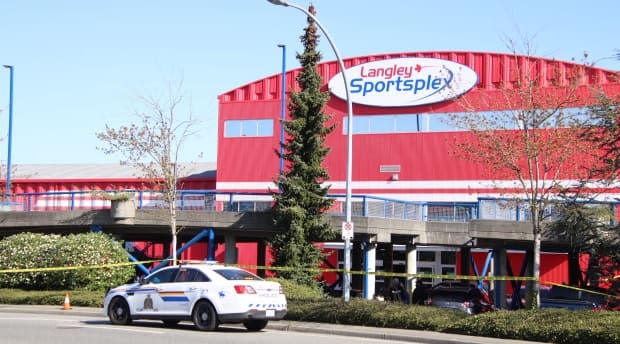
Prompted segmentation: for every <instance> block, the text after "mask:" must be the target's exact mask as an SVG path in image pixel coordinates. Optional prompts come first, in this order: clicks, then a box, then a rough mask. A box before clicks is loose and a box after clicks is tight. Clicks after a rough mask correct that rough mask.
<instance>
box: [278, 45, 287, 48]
mask: <svg viewBox="0 0 620 344" xmlns="http://www.w3.org/2000/svg"><path fill="white" fill-rule="evenodd" d="M285 47H286V45H284V44H278V48H285Z"/></svg>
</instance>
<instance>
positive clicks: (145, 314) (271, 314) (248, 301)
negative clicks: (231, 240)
mask: <svg viewBox="0 0 620 344" xmlns="http://www.w3.org/2000/svg"><path fill="white" fill-rule="evenodd" d="M104 311H105V314H107V315H108V317H109V318H110V321H111V322H112V323H113V324H121V325H126V324H130V323H131V321H132V320H135V319H157V320H162V321H163V322H164V324H165V325H175V324H177V323H178V322H179V321H182V320H190V321H192V322H193V323H194V325H195V326H196V328H198V329H199V330H204V331H212V330H215V329H216V328H217V327H218V325H219V324H223V323H243V325H244V326H245V327H246V328H247V329H248V330H249V331H260V330H262V329H263V328H265V326H267V322H268V321H269V320H280V319H282V318H284V316H285V315H286V297H285V295H284V290H283V288H282V286H281V285H280V284H279V283H277V282H272V281H265V280H264V279H262V278H260V277H258V276H256V275H254V274H252V273H250V272H248V271H245V270H243V269H240V268H236V267H229V266H223V265H219V264H214V263H206V262H205V263H199V264H188V265H185V264H182V265H177V266H169V267H165V268H162V269H159V270H157V271H156V272H154V273H152V274H150V275H148V276H147V277H146V278H141V279H140V280H139V281H138V282H136V283H133V284H126V285H122V286H119V287H116V288H113V289H110V290H109V291H108V293H107V294H106V296H105V300H104Z"/></svg>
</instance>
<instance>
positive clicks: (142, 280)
mask: <svg viewBox="0 0 620 344" xmlns="http://www.w3.org/2000/svg"><path fill="white" fill-rule="evenodd" d="M136 282H137V283H139V284H146V283H147V281H146V278H144V276H139V277H136Z"/></svg>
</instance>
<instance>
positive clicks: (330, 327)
mask: <svg viewBox="0 0 620 344" xmlns="http://www.w3.org/2000/svg"><path fill="white" fill-rule="evenodd" d="M11 311H18V312H23V313H32V314H63V315H70V316H82V317H96V318H105V319H107V317H106V316H105V314H103V309H102V308H92V307H72V308H71V309H70V310H63V307H62V306H40V305H0V313H6V312H11ZM267 328H268V329H270V330H277V331H294V332H307V333H322V334H332V335H339V336H346V337H356V338H373V339H385V340H394V341H402V342H415V343H427V344H456V343H473V344H534V343H536V342H530V341H522V340H513V339H499V338H488V337H474V336H465V335H458V334H448V333H440V332H430V331H418V330H404V329H395V328H380V327H365V326H352V325H340V324H327V323H314V322H303V321H289V320H281V321H272V322H270V323H269V325H267Z"/></svg>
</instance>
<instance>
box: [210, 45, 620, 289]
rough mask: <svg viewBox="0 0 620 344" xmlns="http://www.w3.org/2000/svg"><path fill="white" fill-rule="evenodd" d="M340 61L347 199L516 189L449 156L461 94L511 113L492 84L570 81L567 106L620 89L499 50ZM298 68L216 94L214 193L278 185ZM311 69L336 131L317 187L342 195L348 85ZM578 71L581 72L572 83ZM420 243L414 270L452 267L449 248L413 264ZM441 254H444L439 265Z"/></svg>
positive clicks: (478, 106) (562, 275) (561, 87)
mask: <svg viewBox="0 0 620 344" xmlns="http://www.w3.org/2000/svg"><path fill="white" fill-rule="evenodd" d="M344 65H345V67H346V69H347V71H346V74H347V79H348V80H347V81H348V83H349V89H350V93H351V98H352V100H353V103H354V105H353V114H354V116H353V147H352V151H353V168H352V192H353V195H372V196H378V197H384V198H390V199H399V200H407V201H422V202H455V203H458V202H477V201H479V200H480V199H481V198H498V197H501V196H502V195H503V194H504V191H506V190H508V189H511V188H514V184H515V182H516V181H515V180H513V179H514V178H508V177H502V176H500V175H492V174H491V173H490V172H489V169H488V168H485V167H484V166H481V165H479V164H476V163H475V162H472V161H468V160H463V159H459V158H458V157H456V156H455V155H454V154H453V151H454V149H453V145H454V141H455V140H464V139H466V138H467V137H468V135H470V133H468V132H466V131H458V130H455V128H453V127H451V126H450V125H449V124H448V122H449V121H445V119H446V118H447V117H448V116H449V115H450V114H460V115H466V113H468V112H470V111H472V110H471V109H470V110H469V111H466V107H465V106H464V105H463V100H464V99H467V104H468V105H470V106H471V107H472V108H474V109H475V110H474V111H477V112H480V113H484V112H494V111H507V110H508V111H509V110H517V109H514V108H513V105H511V104H510V103H509V102H508V101H506V99H504V97H505V95H506V94H505V93H502V89H505V88H510V87H511V86H510V85H513V86H514V85H516V83H517V82H518V81H519V80H523V79H524V78H525V79H527V78H532V79H535V80H537V81H538V87H539V89H538V91H539V92H542V93H545V94H547V95H550V96H553V95H558V96H560V95H561V94H563V92H566V90H568V89H569V88H572V87H575V88H574V89H573V90H574V91H575V94H576V98H575V101H573V102H572V103H571V110H572V109H579V108H582V107H585V106H587V105H589V104H592V103H593V102H595V101H596V97H595V92H593V91H599V92H604V93H605V94H607V95H609V96H617V95H620V78H619V77H620V74H619V73H617V72H614V71H609V70H604V69H599V68H595V67H591V66H584V65H579V64H575V63H573V62H564V61H557V60H553V59H548V58H534V57H526V56H515V55H512V54H503V53H481V52H462V51H445V52H404V53H386V54H377V55H370V56H360V57H353V58H347V59H345V60H344ZM299 72H300V69H294V70H290V71H287V72H286V76H285V79H286V85H282V75H281V74H276V75H272V76H268V77H265V78H263V79H260V80H257V81H253V82H250V83H248V84H246V85H243V86H240V87H238V88H236V89H233V90H231V91H229V92H226V93H223V94H221V95H220V96H219V97H218V99H219V119H218V128H219V129H218V155H217V156H218V160H217V173H218V178H217V183H216V187H217V190H218V191H226V192H268V191H269V190H270V189H271V190H275V189H277V186H276V185H275V184H274V183H273V181H274V180H276V177H277V175H278V174H279V172H280V161H279V158H278V156H277V155H276V154H275V151H277V150H279V147H280V145H279V143H280V133H281V129H282V128H281V116H282V113H281V99H282V98H281V95H282V87H285V90H286V94H287V95H288V94H289V92H290V91H298V90H299V87H298V85H297V81H296V77H297V76H298V74H299ZM318 72H319V74H320V75H321V77H322V79H323V85H322V87H321V89H322V90H323V91H329V92H330V99H329V101H328V102H327V104H326V106H325V108H324V112H325V113H326V114H329V115H331V116H332V118H331V120H330V121H329V122H328V123H327V125H332V124H333V125H335V128H336V129H335V130H334V131H333V132H332V133H331V134H330V135H328V137H327V139H326V144H327V146H329V148H330V149H331V150H330V153H329V154H328V156H327V158H326V160H325V162H324V167H325V168H326V169H327V171H328V173H329V175H330V180H329V181H328V182H327V183H326V184H329V185H331V188H330V193H332V194H341V195H342V194H344V192H345V180H346V154H347V103H346V100H345V99H346V93H345V91H344V87H343V78H342V75H341V74H340V72H341V71H340V69H339V67H338V63H337V62H336V61H329V62H324V63H321V64H319V65H318ZM576 73H578V74H579V75H580V76H581V77H580V78H579V79H578V82H577V85H576V86H573V85H574V84H573V81H574V80H575V79H574V76H575V75H577V74H576ZM507 85H508V86H507ZM513 88H514V87H513ZM489 99H491V101H489ZM286 116H287V118H288V109H287V111H286ZM576 160H577V159H576ZM560 178H561V179H562V180H563V181H566V182H571V181H574V179H575V176H574V175H571V173H570V172H566V173H564V175H562V176H561V177H560ZM492 181H493V182H492ZM498 181H500V183H498ZM498 185H500V186H498ZM501 185H503V186H501ZM619 196H620V189H619V188H617V187H616V188H608V189H605V190H603V192H602V193H601V196H600V199H601V200H602V201H610V200H611V201H614V200H615V201H616V202H617V199H618V197H619ZM354 201H355V200H354ZM616 209H617V210H616V212H618V207H616ZM618 214H619V215H620V213H618ZM336 246H337V245H336ZM425 250H426V249H425ZM423 251H424V250H422V251H419V252H418V268H417V271H418V272H432V273H439V274H450V273H455V272H456V273H460V268H459V265H460V264H459V263H457V261H459V260H460V258H459V254H458V248H454V247H452V248H446V247H444V248H434V249H430V252H431V253H430V254H426V256H429V257H430V256H433V257H432V259H430V258H428V257H427V258H428V260H427V261H421V260H420V258H421V257H422V256H424V254H423V255H421V253H422V252H423ZM444 252H447V253H448V254H443V253H444ZM451 252H452V253H451ZM455 252H456V253H455ZM444 256H445V257H454V258H448V259H447V261H446V262H445V263H444V262H442V259H443V257H444ZM473 256H474V258H475V261H476V262H477V263H481V262H480V261H481V260H482V261H484V257H482V256H480V255H479V254H478V253H476V254H474V255H473ZM509 257H510V258H509V259H510V260H511V261H512V264H513V266H514V269H516V270H517V271H515V273H518V269H519V266H520V265H521V262H522V261H523V254H522V253H518V252H517V253H509ZM331 259H332V262H331V264H332V265H333V264H337V260H338V259H337V258H336V259H335V261H334V257H333V256H332V258H331ZM377 259H379V257H377ZM395 262H396V261H395ZM401 263H402V264H404V262H402V261H401ZM395 264H398V263H395ZM542 264H543V266H542V269H541V270H542V271H541V276H542V279H545V280H551V281H554V282H559V283H562V282H567V281H568V271H567V270H568V269H567V259H566V255H565V254H552V253H549V254H547V255H545V256H544V257H543V260H542ZM377 269H379V268H377Z"/></svg>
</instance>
